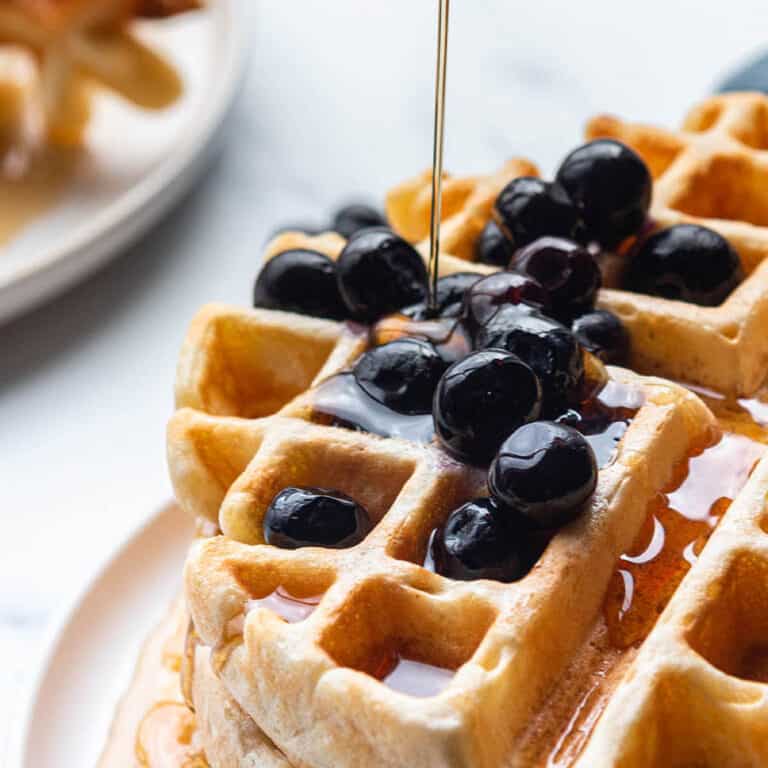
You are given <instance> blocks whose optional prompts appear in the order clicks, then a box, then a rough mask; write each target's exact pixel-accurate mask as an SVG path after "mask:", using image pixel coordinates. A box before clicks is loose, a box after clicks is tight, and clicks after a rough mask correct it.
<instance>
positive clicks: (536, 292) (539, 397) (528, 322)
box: [254, 140, 741, 581]
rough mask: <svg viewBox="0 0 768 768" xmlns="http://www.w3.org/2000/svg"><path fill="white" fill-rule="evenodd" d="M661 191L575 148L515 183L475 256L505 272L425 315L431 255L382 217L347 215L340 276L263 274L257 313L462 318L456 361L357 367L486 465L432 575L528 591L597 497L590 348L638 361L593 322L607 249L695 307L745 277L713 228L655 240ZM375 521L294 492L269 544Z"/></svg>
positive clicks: (661, 291) (292, 271) (643, 175)
mask: <svg viewBox="0 0 768 768" xmlns="http://www.w3.org/2000/svg"><path fill="white" fill-rule="evenodd" d="M651 188H652V181H651V176H650V173H649V172H648V169H647V168H646V166H645V164H644V163H643V161H642V160H641V159H640V157H639V156H638V155H636V154H635V153H634V152H633V151H632V150H630V149H629V148H627V147H626V146H624V145H622V144H620V143H618V142H615V141H609V140H598V141H593V142H590V143H589V144H586V145H584V146H582V147H579V148H578V149H576V150H574V151H573V152H572V153H571V154H570V155H568V157H566V159H565V160H564V161H563V163H562V165H561V166H560V168H559V169H558V171H557V174H556V177H555V180H554V181H553V182H546V181H542V180H540V179H536V178H518V179H514V180H513V181H511V182H510V183H509V184H508V185H507V186H506V187H505V188H504V190H503V191H502V192H501V194H500V195H499V197H498V199H497V201H496V204H495V207H494V218H493V220H492V221H491V222H489V224H488V225H487V226H486V228H485V230H484V232H483V234H482V237H481V238H480V240H479V242H478V245H477V249H478V252H477V256H478V259H479V260H480V261H483V262H485V263H491V264H494V265H497V266H501V267H504V270H503V271H500V272H497V273H495V274H492V275H490V276H487V277H481V276H479V275H477V274H476V273H457V274H453V275H450V276H447V277H443V278H441V279H440V280H439V281H438V284H437V292H436V296H435V300H434V301H433V302H432V303H431V304H430V303H429V302H428V298H427V297H428V291H427V280H428V279H427V273H426V269H425V266H424V262H423V260H422V258H421V256H420V255H419V254H418V252H417V251H416V250H415V249H414V248H413V247H412V246H411V245H410V244H409V243H408V242H406V241H405V240H404V239H402V238H401V237H399V236H398V235H396V234H395V233H394V232H392V231H391V230H390V229H388V228H387V227H386V226H383V225H382V224H381V223H380V222H379V221H373V224H374V225H373V226H369V224H371V223H372V218H373V217H371V216H370V215H365V216H360V217H359V220H356V217H355V216H354V215H352V216H349V215H346V216H344V217H341V218H342V219H343V223H344V226H345V229H346V231H345V234H346V235H347V236H348V242H347V244H346V246H345V248H344V249H343V251H342V253H341V255H340V257H339V259H338V261H337V262H336V263H334V262H332V261H331V260H330V259H328V258H327V257H326V256H324V255H323V254H320V253H317V252H315V251H311V250H291V251H287V252H285V253H282V254H279V255H278V256H276V257H275V258H273V259H271V260H270V261H269V262H268V263H267V265H266V266H265V267H264V269H263V270H262V272H261V274H260V275H259V277H258V279H257V281H256V286H255V291H254V303H255V305H256V306H258V307H266V308H272V309H283V310H288V311H294V312H301V313H306V314H311V315H316V316H321V317H327V318H332V319H334V320H342V319H348V320H354V321H356V322H361V323H366V324H374V323H376V322H377V321H378V320H380V319H382V318H384V317H385V316H388V315H391V314H393V313H399V314H400V315H405V316H407V317H409V318H412V319H413V320H415V321H419V320H425V319H431V320H434V319H443V320H453V321H455V323H456V324H461V325H462V327H463V329H464V331H465V332H466V334H467V336H468V337H469V339H470V340H471V343H472V350H471V352H470V353H469V354H468V355H467V356H465V357H463V358H462V359H459V360H456V359H455V357H454V358H450V357H448V356H447V355H446V353H445V351H444V350H443V349H442V348H441V347H440V346H439V345H436V344H433V343H432V342H430V341H428V340H426V339H423V338H415V337H405V338H399V339H396V340H394V341H390V342H388V343H386V344H382V345H380V346H372V347H371V348H370V349H369V350H368V351H367V352H365V353H364V354H363V355H362V356H361V357H360V358H359V360H358V361H357V362H356V363H355V365H354V368H353V374H354V378H355V381H356V383H357V384H358V386H360V387H361V388H362V389H363V390H364V391H365V392H366V393H367V394H368V395H369V396H370V397H372V398H374V399H375V400H376V401H378V402H379V403H381V404H383V405H384V406H386V407H387V408H389V409H391V410H392V411H395V412H397V413H400V414H412V415H420V414H421V415H423V414H429V413H431V414H432V417H433V422H434V427H435V434H436V436H437V438H438V439H439V441H440V443H441V445H442V447H443V448H444V449H445V451H446V452H447V453H449V454H450V455H452V456H453V457H454V458H456V459H458V460H460V461H462V462H466V463H469V464H472V465H475V466H480V467H489V469H488V488H489V496H488V497H487V498H479V499H475V500H473V501H470V502H468V503H466V504H464V505H463V506H461V507H460V508H459V509H457V510H455V511H454V512H452V513H451V515H450V516H449V517H448V520H447V521H446V523H445V524H444V525H443V526H442V527H441V528H439V529H438V530H436V531H435V532H434V533H433V536H432V539H431V544H430V547H431V555H432V559H433V562H434V566H435V569H436V571H437V572H439V573H442V574H444V575H446V576H449V577H452V578H458V579H472V578H493V579H498V580H501V581H512V580H515V579H519V578H521V577H522V576H523V575H524V574H525V573H527V571H528V570H529V569H530V568H531V567H532V565H533V564H534V563H535V561H536V560H537V559H538V557H539V556H540V554H541V552H542V550H543V548H544V546H546V542H547V541H548V540H549V538H550V537H551V535H552V533H553V532H554V531H555V530H557V529H558V528H559V527H560V526H562V525H564V524H565V523H567V522H569V521H571V520H573V519H574V518H575V517H576V516H578V514H579V513H580V512H581V510H582V509H583V508H584V505H585V503H586V502H587V500H588V499H589V497H590V496H591V495H592V493H593V491H594V489H595V486H596V483H597V471H598V470H597V461H596V458H595V455H594V452H593V450H592V448H591V447H590V445H589V443H588V442H587V440H586V439H585V437H584V436H583V435H582V434H581V433H580V432H579V431H577V430H576V429H574V428H573V427H572V426H570V424H571V423H573V419H574V414H575V415H576V420H578V408H579V404H580V403H581V402H582V400H583V393H584V378H585V372H584V359H585V358H584V353H583V350H584V349H586V350H588V351H589V352H591V353H593V354H594V355H596V356H598V357H600V358H602V359H603V360H605V361H608V362H621V361H622V360H623V359H624V358H625V356H626V353H627V349H628V337H627V333H626V330H625V329H624V327H623V325H622V323H621V321H620V320H619V319H618V318H617V317H615V316H614V315H612V314H611V313H609V312H605V311H601V310H595V299H596V296H597V292H598V289H599V288H600V285H601V272H600V267H599V264H598V260H599V258H600V256H601V254H603V253H606V252H613V251H616V250H617V249H618V250H619V251H621V252H624V250H625V251H626V258H627V268H626V270H625V276H624V280H625V283H626V285H627V287H634V288H636V289H637V290H643V291H644V292H647V293H655V294H658V295H662V296H666V297H670V298H680V299H683V300H687V301H695V302H697V303H707V304H717V303H720V302H721V301H722V300H723V299H724V298H725V297H726V296H727V295H728V294H729V293H730V292H731V290H733V288H734V287H735V286H736V285H737V284H738V282H739V280H740V279H741V273H740V266H739V259H738V257H737V255H736V254H735V252H734V251H733V249H732V248H731V246H730V245H729V244H728V243H727V241H725V240H724V239H723V238H722V237H720V236H719V235H718V234H716V233H715V232H712V231H711V230H708V229H705V228H703V227H697V226H691V225H680V226H675V227H671V228H669V229H667V230H662V231H660V232H658V233H656V234H653V235H651V236H649V237H643V234H644V233H645V232H647V231H648V229H649V227H648V221H647V218H648V217H647V214H648V207H649V204H650V199H651ZM363 210H364V209H361V211H363ZM337 218H338V217H337ZM358 224H360V226H357V225H358ZM628 244H629V245H628ZM622 249H624V250H622ZM330 519H333V520H334V523H333V525H330V524H329V523H328V521H329V520H330ZM370 526H371V522H370V517H369V516H368V514H367V513H366V511H365V510H364V509H362V507H361V506H360V505H359V504H357V502H355V501H354V500H352V499H350V498H349V497H346V496H344V495H343V494H339V493H338V492H336V491H326V490H322V489H297V488H288V489H285V490H284V491H282V492H281V493H280V494H278V496H277V497H276V498H275V500H274V501H273V503H272V505H271V506H270V508H269V510H268V513H267V515H266V518H265V522H264V530H265V537H266V540H267V541H268V542H269V543H274V544H276V545H278V546H283V547H294V546H306V545H310V544H315V545H321V546H335V547H338V546H351V545H353V544H355V543H357V542H358V541H360V540H362V538H364V536H365V535H366V534H367V532H368V530H370ZM334 531H335V533H334Z"/></svg>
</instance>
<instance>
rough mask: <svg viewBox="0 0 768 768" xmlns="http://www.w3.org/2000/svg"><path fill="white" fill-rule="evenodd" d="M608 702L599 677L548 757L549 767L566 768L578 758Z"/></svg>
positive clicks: (580, 702)
mask: <svg viewBox="0 0 768 768" xmlns="http://www.w3.org/2000/svg"><path fill="white" fill-rule="evenodd" d="M607 703H608V698H607V697H606V695H605V692H604V691H603V680H602V678H598V679H596V680H594V681H593V683H592V684H591V685H590V687H589V688H588V689H587V692H586V693H585V694H584V696H583V697H582V698H581V700H580V701H579V703H578V704H577V705H576V709H575V710H574V712H573V715H572V717H571V719H570V720H569V721H568V725H567V726H566V727H565V730H564V731H563V732H562V734H561V735H560V738H559V739H558V740H557V743H556V744H555V748H554V749H553V750H552V753H551V754H550V755H549V758H548V759H547V768H565V766H568V765H571V764H572V763H573V762H574V761H575V760H576V758H577V757H578V755H579V753H580V752H581V750H582V748H583V747H584V745H585V744H586V743H587V739H588V738H589V737H590V735H591V734H592V729H593V728H594V727H595V723H597V721H598V720H599V719H600V715H602V714H603V710H604V709H605V707H606V705H607Z"/></svg>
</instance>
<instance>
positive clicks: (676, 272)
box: [624, 224, 744, 307]
mask: <svg viewBox="0 0 768 768" xmlns="http://www.w3.org/2000/svg"><path fill="white" fill-rule="evenodd" d="M743 277H744V275H743V272H742V269H741V262H740V261H739V256H738V254H737V253H736V251H735V250H734V249H733V247H732V246H731V244H730V243H729V242H728V241H727V240H726V239H725V238H724V237H722V236H721V235H719V234H718V233H717V232H714V231H713V230H711V229H707V228H706V227H700V226H697V225H696V224H677V225H675V226H673V227H669V229H663V230H661V231H660V232H657V233H656V234H655V235H651V237H649V238H648V239H647V240H646V241H645V242H644V243H643V245H642V246H641V248H640V250H639V251H638V252H637V253H636V254H635V256H634V257H633V258H632V259H631V261H630V263H629V267H628V268H627V271H626V273H625V275H624V287H625V288H626V289H627V290H630V291H637V292H638V293H647V294H650V295H651V296H663V297H664V298H666V299H678V300H679V301H687V302H690V303H691V304H700V305H702V306H705V307H715V306H718V305H719V304H722V303H723V301H725V299H726V298H728V296H729V295H730V293H731V291H733V289H734V288H736V286H737V285H738V284H739V283H740V282H741V280H742V279H743Z"/></svg>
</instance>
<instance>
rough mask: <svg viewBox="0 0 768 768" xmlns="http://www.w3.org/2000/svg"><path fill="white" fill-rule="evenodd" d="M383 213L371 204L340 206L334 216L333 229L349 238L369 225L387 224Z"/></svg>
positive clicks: (379, 225)
mask: <svg viewBox="0 0 768 768" xmlns="http://www.w3.org/2000/svg"><path fill="white" fill-rule="evenodd" d="M386 224H387V220H386V218H384V216H383V214H382V213H380V212H379V211H377V210H376V209H375V208H372V207H371V206H370V205H364V204H361V203H352V204H351V205H345V206H344V207H343V208H340V209H339V210H338V211H337V212H336V214H335V215H334V217H333V223H332V224H331V229H332V230H334V232H338V233H339V234H340V235H341V236H342V237H346V238H347V239H349V238H350V237H352V235H354V234H355V233H356V232H359V231H360V230H361V229H367V228H368V227H381V226H386Z"/></svg>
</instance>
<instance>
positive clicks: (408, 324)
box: [371, 314, 472, 363]
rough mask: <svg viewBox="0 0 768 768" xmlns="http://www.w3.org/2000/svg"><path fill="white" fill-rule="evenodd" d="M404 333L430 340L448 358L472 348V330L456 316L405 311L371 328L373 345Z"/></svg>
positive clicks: (409, 336)
mask: <svg viewBox="0 0 768 768" xmlns="http://www.w3.org/2000/svg"><path fill="white" fill-rule="evenodd" d="M404 337H408V338H411V339H423V340H424V341H429V342H431V343H432V344H434V345H435V347H436V348H437V351H438V352H439V353H440V355H441V356H442V357H443V359H444V360H446V362H451V363H453V362H455V361H456V360H461V359H462V358H464V357H466V356H467V355H468V354H469V353H470V352H472V342H471V340H470V338H469V333H468V332H467V329H466V328H465V327H464V325H463V323H461V322H460V321H459V320H456V319H455V318H436V319H434V320H413V319H411V318H410V317H407V316H406V315H398V314H395V315H390V316H389V317H385V318H383V319H382V320H379V322H378V323H376V325H374V326H373V328H372V329H371V344H372V345H373V346H380V345H382V344H386V343H387V342H390V341H394V340H395V339H402V338H404Z"/></svg>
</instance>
